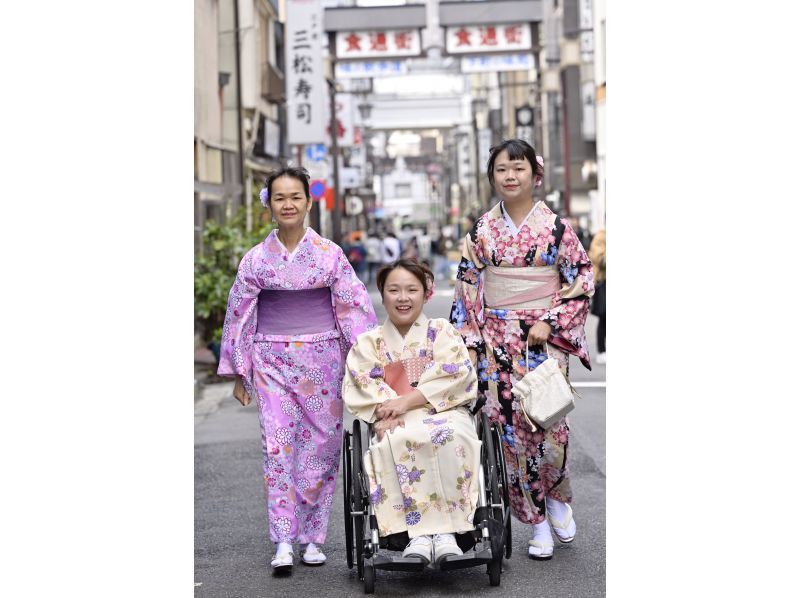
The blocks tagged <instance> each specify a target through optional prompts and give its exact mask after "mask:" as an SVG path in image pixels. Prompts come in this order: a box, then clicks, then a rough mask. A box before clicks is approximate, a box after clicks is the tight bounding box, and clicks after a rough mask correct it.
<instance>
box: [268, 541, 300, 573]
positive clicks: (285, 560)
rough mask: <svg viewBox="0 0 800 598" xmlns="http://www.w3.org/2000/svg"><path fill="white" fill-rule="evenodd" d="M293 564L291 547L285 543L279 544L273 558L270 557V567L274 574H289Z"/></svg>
mask: <svg viewBox="0 0 800 598" xmlns="http://www.w3.org/2000/svg"><path fill="white" fill-rule="evenodd" d="M293 564H294V553H293V552H292V545H291V544H287V543H286V542H279V543H278V546H277V551H276V553H275V556H274V557H272V561H271V562H270V565H272V571H273V572H274V573H291V572H292V565H293Z"/></svg>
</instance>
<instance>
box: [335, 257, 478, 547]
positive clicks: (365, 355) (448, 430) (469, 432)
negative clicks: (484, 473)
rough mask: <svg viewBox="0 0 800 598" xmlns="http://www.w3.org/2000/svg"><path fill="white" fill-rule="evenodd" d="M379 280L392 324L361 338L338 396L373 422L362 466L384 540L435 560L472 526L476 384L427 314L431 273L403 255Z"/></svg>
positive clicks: (440, 325) (445, 327)
mask: <svg viewBox="0 0 800 598" xmlns="http://www.w3.org/2000/svg"><path fill="white" fill-rule="evenodd" d="M377 283H378V289H379V290H380V291H381V296H382V299H383V304H384V306H385V308H386V312H387V314H388V319H387V321H386V322H385V323H384V324H383V326H380V327H378V328H376V329H374V330H371V331H367V332H364V333H362V334H361V335H360V336H359V337H358V339H357V340H356V343H355V344H354V345H353V348H352V349H351V350H350V353H349V355H348V357H347V363H346V367H345V377H344V381H343V384H342V395H343V398H344V402H345V406H346V407H347V409H348V411H350V413H352V414H353V415H355V416H356V417H358V418H359V419H363V420H365V421H367V422H371V423H374V424H375V425H374V430H375V434H376V436H377V438H376V439H375V440H377V442H373V443H372V444H371V446H370V448H369V450H368V451H367V452H366V455H365V459H364V461H365V467H366V470H367V474H368V478H369V490H370V502H371V503H372V505H373V506H374V509H375V514H376V516H377V520H378V526H379V533H380V535H381V536H387V535H390V534H396V533H400V532H408V535H409V537H410V538H411V541H410V542H409V545H408V546H407V547H406V549H405V551H404V552H403V556H404V557H410V556H413V557H420V558H422V559H424V560H426V561H428V562H430V561H434V560H437V561H438V560H439V559H440V558H442V557H444V556H447V555H458V554H461V550H460V549H459V548H458V545H457V544H456V539H455V536H454V535H453V534H455V533H458V532H465V531H470V530H472V529H473V528H474V526H473V524H472V516H473V514H474V512H475V509H476V507H477V502H478V483H477V471H478V467H479V463H480V446H481V445H480V441H479V440H478V437H477V434H476V432H475V427H474V424H473V422H472V418H471V416H470V414H469V411H468V409H467V406H468V404H469V403H471V402H472V401H474V399H475V397H476V389H477V378H476V375H475V370H474V368H473V366H472V363H471V362H470V359H469V355H468V354H467V348H466V346H465V345H464V342H463V341H462V340H461V336H460V335H459V333H458V332H457V331H456V330H455V328H454V327H453V326H452V325H451V324H450V323H449V322H448V321H447V320H445V319H439V318H434V319H429V318H427V317H426V316H425V314H423V313H422V305H423V303H424V301H425V300H427V299H428V298H429V297H430V296H431V294H432V292H433V275H432V274H431V272H430V270H428V269H427V268H426V267H424V266H421V265H420V264H418V263H417V262H416V261H414V260H409V259H400V260H398V261H396V262H394V263H393V264H389V265H387V266H385V267H384V268H382V269H381V271H380V272H379V273H378V280H377ZM398 374H399V375H398Z"/></svg>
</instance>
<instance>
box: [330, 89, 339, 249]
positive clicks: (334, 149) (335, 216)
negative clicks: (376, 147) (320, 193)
mask: <svg viewBox="0 0 800 598" xmlns="http://www.w3.org/2000/svg"><path fill="white" fill-rule="evenodd" d="M328 98H329V100H330V107H331V117H330V130H331V131H330V132H331V154H332V157H333V213H332V214H331V216H332V224H333V235H332V236H333V239H331V240H332V241H333V242H334V243H336V244H337V245H338V244H339V243H340V241H341V236H342V202H341V198H340V197H339V142H338V140H337V137H338V136H339V129H338V127H337V126H336V125H337V124H338V123H337V121H336V81H334V80H333V79H328Z"/></svg>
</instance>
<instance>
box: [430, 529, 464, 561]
mask: <svg viewBox="0 0 800 598" xmlns="http://www.w3.org/2000/svg"><path fill="white" fill-rule="evenodd" d="M462 554H464V551H463V550H461V549H460V548H459V547H458V542H456V537H455V536H454V535H453V534H435V535H434V536H433V558H434V559H435V560H436V562H437V563H438V562H439V560H441V559H442V558H444V557H446V556H458V555H462Z"/></svg>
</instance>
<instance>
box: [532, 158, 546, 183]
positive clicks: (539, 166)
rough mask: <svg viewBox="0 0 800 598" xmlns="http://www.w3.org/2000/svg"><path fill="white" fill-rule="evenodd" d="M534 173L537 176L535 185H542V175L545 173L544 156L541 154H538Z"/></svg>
mask: <svg viewBox="0 0 800 598" xmlns="http://www.w3.org/2000/svg"><path fill="white" fill-rule="evenodd" d="M534 174H535V175H536V176H535V177H534V181H533V186H534V187H541V186H542V176H543V175H544V158H542V157H541V156H536V172H535V173H534Z"/></svg>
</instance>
